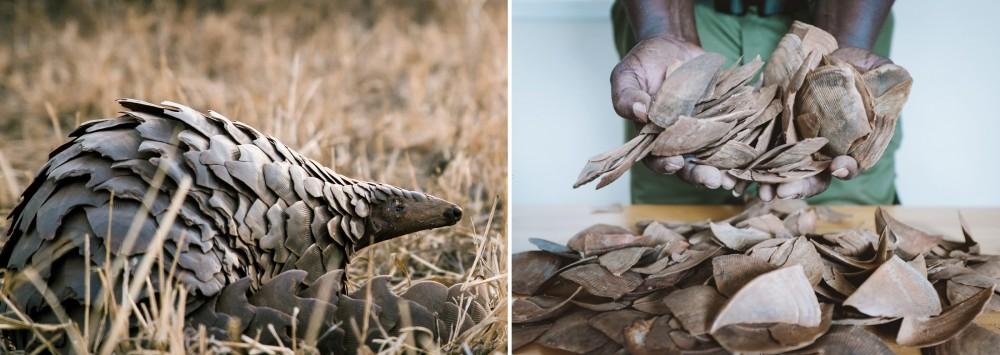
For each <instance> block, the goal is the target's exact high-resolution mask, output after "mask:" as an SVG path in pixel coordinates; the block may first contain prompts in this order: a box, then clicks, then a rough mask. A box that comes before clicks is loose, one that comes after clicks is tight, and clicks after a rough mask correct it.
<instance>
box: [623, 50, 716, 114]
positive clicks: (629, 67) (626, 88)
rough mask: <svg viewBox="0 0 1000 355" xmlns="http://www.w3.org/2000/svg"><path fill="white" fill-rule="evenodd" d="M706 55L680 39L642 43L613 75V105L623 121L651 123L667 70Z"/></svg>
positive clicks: (626, 57) (629, 53)
mask: <svg viewBox="0 0 1000 355" xmlns="http://www.w3.org/2000/svg"><path fill="white" fill-rule="evenodd" d="M704 52H705V51H704V50H703V49H701V47H699V46H697V45H695V44H693V43H691V42H687V41H684V40H683V39H681V38H678V37H674V36H670V35H662V36H656V37H650V38H647V39H644V40H642V41H640V42H639V43H638V44H636V45H635V47H632V49H631V50H629V52H628V54H626V55H625V57H624V58H622V60H621V62H619V63H618V65H616V66H615V68H614V70H612V71H611V102H612V104H613V105H614V108H615V112H617V113H618V115H619V116H621V117H622V118H625V119H628V120H632V121H634V122H637V123H646V122H648V121H649V118H648V116H647V113H648V111H649V106H650V103H651V101H652V98H653V96H655V95H656V92H657V91H659V90H660V85H662V84H663V77H664V76H665V74H666V72H667V67H668V66H671V65H676V64H678V63H681V62H684V61H686V60H688V59H691V58H694V57H696V56H698V55H699V54H702V53H704Z"/></svg>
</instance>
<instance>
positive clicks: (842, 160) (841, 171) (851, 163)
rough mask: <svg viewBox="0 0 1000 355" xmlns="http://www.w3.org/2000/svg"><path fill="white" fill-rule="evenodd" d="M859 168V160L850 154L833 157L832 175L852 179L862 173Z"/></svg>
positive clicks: (842, 178)
mask: <svg viewBox="0 0 1000 355" xmlns="http://www.w3.org/2000/svg"><path fill="white" fill-rule="evenodd" d="M859 170H860V169H858V161H857V160H855V159H854V158H852V157H851V156H849V155H841V156H838V157H836V158H833V161H832V162H830V171H831V173H830V175H833V176H834V177H836V178H838V179H841V180H850V179H853V178H854V177H855V176H858V174H859V173H860V171H859Z"/></svg>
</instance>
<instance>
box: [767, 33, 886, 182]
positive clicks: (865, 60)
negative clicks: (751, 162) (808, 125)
mask: <svg viewBox="0 0 1000 355" xmlns="http://www.w3.org/2000/svg"><path fill="white" fill-rule="evenodd" d="M830 56H831V57H833V58H835V59H838V60H842V61H844V62H846V63H848V64H851V65H852V66H854V68H855V69H857V70H858V71H859V72H861V73H864V72H867V71H869V70H872V69H875V68H878V67H880V66H882V65H885V64H890V63H892V61H891V60H889V59H888V58H885V57H882V56H880V55H877V54H875V53H872V52H871V51H869V50H867V49H864V48H855V47H842V48H839V49H837V50H835V51H833V53H830ZM858 174H860V170H859V169H858V161H857V160H855V159H854V158H852V157H850V156H847V155H842V156H838V157H836V158H834V159H833V161H832V162H831V163H830V167H829V168H828V169H827V170H826V171H824V172H822V173H820V174H818V175H815V176H811V177H808V178H805V179H802V180H796V181H789V182H785V183H781V184H760V186H759V187H758V189H757V193H758V196H759V197H760V199H761V200H764V201H771V200H773V199H775V198H778V199H791V198H807V197H812V196H815V195H818V194H820V193H822V192H823V191H826V189H827V188H829V187H830V182H831V181H832V179H833V178H837V179H841V180H850V179H853V178H854V177H855V176H858Z"/></svg>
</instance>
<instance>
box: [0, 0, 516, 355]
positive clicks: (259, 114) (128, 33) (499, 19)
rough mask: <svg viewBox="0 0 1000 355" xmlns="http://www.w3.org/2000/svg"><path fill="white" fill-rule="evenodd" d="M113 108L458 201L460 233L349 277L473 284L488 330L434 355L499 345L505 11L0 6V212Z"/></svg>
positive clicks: (344, 5)
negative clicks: (171, 115)
mask: <svg viewBox="0 0 1000 355" xmlns="http://www.w3.org/2000/svg"><path fill="white" fill-rule="evenodd" d="M122 97H131V98H138V99H143V100H147V101H151V102H160V101H164V100H170V101H176V102H179V103H183V104H186V105H188V106H191V107H193V108H195V109H197V110H200V111H203V112H207V111H208V110H215V111H217V112H220V113H222V114H224V115H226V116H228V117H230V118H232V119H233V120H238V121H243V122H246V123H248V124H250V125H252V126H255V127H257V128H258V129H259V130H260V131H262V132H265V133H267V134H270V135H272V136H275V137H276V138H278V139H279V140H281V141H283V142H284V143H285V144H287V145H289V146H290V147H293V148H295V149H297V150H298V151H299V152H301V153H303V154H305V155H306V156H309V157H310V158H313V159H315V160H317V161H319V162H321V163H323V164H325V165H327V166H329V167H331V168H333V169H334V170H336V171H338V172H339V173H342V174H345V175H348V176H352V177H356V178H361V179H368V180H376V181H381V182H386V183H391V184H394V185H397V186H400V187H404V188H407V189H411V190H422V191H426V192H428V193H431V194H434V195H437V196H440V197H443V198H445V199H448V200H450V201H454V202H457V203H458V204H459V205H461V206H462V208H463V209H465V211H466V214H465V215H466V216H467V217H466V218H465V219H464V220H463V221H462V222H460V223H459V225H458V226H456V227H454V228H448V229H443V230H435V231H428V232H423V233H418V234H415V235H410V236H407V237H404V238H400V239H397V240H393V241H391V242H387V243H383V244H379V245H378V246H377V247H374V248H370V249H369V251H370V252H364V251H363V252H361V253H359V255H358V256H357V257H356V258H355V259H354V260H353V262H352V264H351V270H350V272H349V273H350V275H351V276H350V283H351V285H355V286H356V285H357V284H358V283H359V282H362V281H364V279H365V278H366V277H368V275H371V274H376V275H378V274H389V275H392V276H393V281H394V282H395V283H397V284H404V283H406V284H408V283H409V282H411V281H412V280H417V279H434V280H437V281H440V282H443V283H445V284H448V285H451V284H455V283H458V282H471V283H474V284H476V285H478V286H479V287H483V288H485V295H486V297H488V302H489V307H490V309H491V310H493V311H494V316H495V317H497V318H496V322H495V324H492V325H490V326H486V327H483V328H482V329H479V330H477V331H476V332H475V333H474V334H471V335H470V336H469V337H468V338H464V339H456V340H455V341H454V342H452V343H450V344H441V345H442V348H443V350H444V351H446V352H463V351H466V350H463V347H467V349H469V350H472V351H475V352H476V353H485V352H490V351H493V350H496V349H500V351H503V350H504V349H506V345H505V344H506V323H507V321H506V317H507V312H506V304H507V298H506V294H507V291H506V278H505V277H504V275H505V273H506V260H507V257H506V254H507V253H506V245H507V241H506V240H507V239H506V233H505V230H504V226H505V223H502V222H500V221H504V220H506V217H505V216H506V213H505V209H504V207H505V203H504V201H502V200H501V198H503V197H505V196H506V187H507V180H506V178H507V140H506V134H505V133H506V131H507V2H506V1H504V0H461V1H455V0H439V1H434V0H421V1H411V0H397V1H392V0H376V1H369V0H338V1H319V0H316V1H262V0H250V1H222V0H211V1H182V0H177V1H150V0H146V1H110V0H108V1H104V0H67V1H54V0H53V1H3V2H2V3H0V180H2V181H0V213H2V214H3V215H6V214H7V211H9V209H10V208H11V207H12V206H13V205H14V204H15V203H16V201H17V199H18V195H19V194H20V191H21V189H22V188H23V187H25V186H26V185H27V184H28V183H29V182H30V181H31V178H32V177H33V176H34V174H35V172H36V171H37V170H38V168H39V167H40V166H41V164H43V163H44V162H45V161H46V159H47V154H48V152H49V151H50V150H51V149H52V148H54V147H56V146H57V145H59V144H60V143H62V142H63V141H65V135H66V133H67V132H69V131H71V130H72V129H73V128H74V127H76V125H77V124H79V123H80V122H82V121H86V120H90V119H97V118H107V117H114V116H115V115H116V112H117V111H118V110H120V108H119V107H118V105H117V104H116V103H115V101H114V100H115V99H117V98H122ZM494 208H495V212H493V213H492V214H491V211H493V210H494ZM491 218H492V219H493V221H494V222H493V223H492V224H490V223H488V222H489V221H490V219H491ZM4 223H6V220H4V221H0V228H3V229H5V227H4V226H2V225H3V224H4ZM369 267H370V268H371V270H370V271H369V270H368V268H369ZM397 350H398V349H397Z"/></svg>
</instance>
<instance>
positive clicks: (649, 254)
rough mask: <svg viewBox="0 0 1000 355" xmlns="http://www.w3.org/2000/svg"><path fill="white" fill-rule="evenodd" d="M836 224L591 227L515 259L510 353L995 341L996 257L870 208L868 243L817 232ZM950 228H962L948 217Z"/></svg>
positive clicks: (865, 347) (755, 218)
mask: <svg viewBox="0 0 1000 355" xmlns="http://www.w3.org/2000/svg"><path fill="white" fill-rule="evenodd" d="M843 217H844V216H842V215H839V214H838V213H836V212H834V211H832V210H829V209H826V208H822V207H816V208H812V207H808V206H806V205H805V203H804V202H801V201H799V200H788V201H778V202H775V203H771V204H763V203H756V204H752V205H750V206H749V207H748V208H747V209H746V210H745V211H743V212H742V213H740V214H738V215H736V216H733V217H730V218H728V219H725V220H722V221H718V222H711V221H706V222H698V223H675V222H659V221H647V222H640V223H639V224H638V229H639V230H640V231H641V233H640V234H637V233H634V232H633V231H632V230H630V229H627V228H623V227H618V226H611V225H595V226H592V227H590V228H587V229H585V230H583V231H581V232H579V233H577V234H576V235H575V236H573V238H571V239H570V240H569V242H568V243H567V245H565V246H563V245H560V244H556V243H553V242H549V241H546V240H542V239H533V240H532V243H533V244H535V245H536V246H537V247H538V248H539V249H541V250H537V251H528V252H523V253H518V254H515V255H514V257H513V264H512V269H513V271H514V274H513V283H512V287H513V292H514V293H515V294H516V295H519V296H518V297H516V299H515V301H514V303H513V305H512V310H511V311H512V319H513V323H514V328H513V329H514V337H513V346H514V348H515V349H517V348H518V347H521V346H524V345H526V344H529V343H532V342H535V343H538V344H541V345H543V346H546V347H551V348H558V349H563V350H567V351H571V352H575V353H581V354H583V353H586V354H621V353H624V352H627V353H631V354H681V353H701V354H708V353H713V354H715V353H728V352H732V353H767V354H772V353H785V352H791V353H800V354H817V353H822V354H847V353H852V354H892V353H893V352H892V351H891V350H890V349H889V348H888V346H887V345H886V344H885V341H883V339H880V337H879V336H877V335H875V334H874V333H872V332H870V331H874V332H875V333H877V334H881V335H882V337H883V338H886V339H887V340H889V339H891V340H890V341H895V342H896V343H897V344H899V345H902V346H908V347H921V348H924V350H925V351H927V352H929V353H936V354H971V353H974V354H987V353H993V352H995V351H996V347H997V346H998V344H1000V334H996V333H993V332H991V331H989V330H987V329H985V328H982V327H979V326H977V325H975V324H973V320H974V319H975V318H976V317H977V316H978V315H979V314H981V313H982V312H984V311H985V310H993V311H998V310H1000V296H998V295H996V294H995V293H996V291H997V290H996V289H995V287H996V284H997V282H998V281H1000V256H997V255H982V254H979V247H978V245H977V244H976V242H975V241H974V240H973V239H972V236H971V234H970V231H969V229H968V227H967V226H966V225H965V223H964V220H963V221H962V230H963V232H964V235H965V241H964V242H951V241H945V240H943V239H942V237H941V236H938V235H931V234H927V233H925V232H923V231H920V230H918V229H915V228H913V227H910V226H908V225H905V224H903V223H901V222H900V221H898V220H896V219H894V218H893V217H892V216H890V215H889V214H888V213H886V211H884V210H882V209H879V210H878V211H877V212H876V215H875V221H876V232H872V231H869V230H864V229H849V230H842V231H838V232H833V233H826V234H816V233H815V231H814V228H815V226H816V222H817V220H819V219H833V220H836V219H841V218H843ZM960 217H961V216H960Z"/></svg>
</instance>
